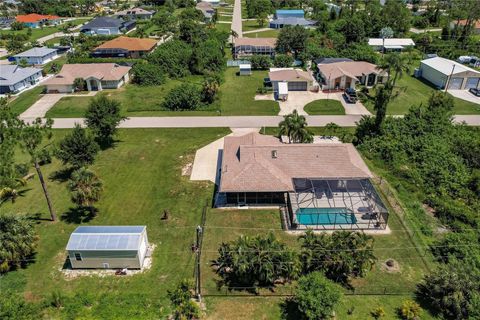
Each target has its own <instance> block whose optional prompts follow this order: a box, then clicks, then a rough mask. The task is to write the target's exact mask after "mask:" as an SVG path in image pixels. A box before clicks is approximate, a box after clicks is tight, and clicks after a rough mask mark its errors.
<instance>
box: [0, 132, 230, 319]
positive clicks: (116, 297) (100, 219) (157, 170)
mask: <svg viewBox="0 0 480 320" xmlns="http://www.w3.org/2000/svg"><path fill="white" fill-rule="evenodd" d="M66 132H67V131H65V130H55V131H54V142H55V141H58V139H59V138H61V137H62V136H63V135H64V134H65V133H66ZM228 132H229V131H228V129H221V128H214V129H198V130H197V129H167V130H163V129H161V130H158V129H133V130H130V129H129V130H120V131H119V135H118V142H117V143H116V145H115V146H114V147H113V148H110V149H107V150H105V151H102V152H101V153H100V154H99V156H98V157H97V159H96V162H95V164H94V165H93V166H92V167H91V169H92V170H94V171H95V172H96V173H97V174H98V175H99V176H100V177H101V179H102V181H103V184H104V192H103V194H102V197H101V200H100V201H99V203H98V206H97V207H98V210H99V213H98V215H97V216H96V217H95V218H93V219H92V220H91V221H89V222H88V223H87V222H86V220H88V219H87V218H86V217H85V216H81V215H80V214H79V213H78V211H77V210H75V208H74V205H73V204H72V203H71V201H70V197H69V194H68V191H67V189H66V182H65V178H64V175H62V174H56V173H59V170H62V169H63V166H62V165H61V164H60V163H59V162H58V161H56V160H54V161H53V163H52V164H48V165H45V166H43V167H42V170H43V173H44V176H45V177H46V178H47V183H48V188H49V191H50V194H51V197H52V201H53V205H54V207H55V210H56V212H57V215H58V217H59V218H60V219H59V221H58V222H56V223H52V222H49V221H46V220H45V219H47V218H49V214H48V211H47V207H46V203H45V201H44V198H43V194H42V191H41V187H40V184H39V182H38V179H37V177H34V178H33V180H31V181H29V183H28V185H27V187H26V191H25V193H23V194H22V196H20V197H19V198H18V199H17V201H16V202H15V203H14V204H11V203H5V204H2V207H0V214H3V213H6V212H12V213H15V214H18V215H32V216H35V215H36V217H35V218H33V219H34V221H35V223H36V230H37V232H38V234H39V241H38V247H37V254H36V255H35V257H34V259H35V262H34V263H31V264H29V265H28V266H27V267H26V268H24V269H20V270H17V271H14V272H10V273H8V274H6V275H5V276H2V277H1V278H0V288H1V290H0V298H1V294H7V295H9V294H10V293H11V292H18V293H21V294H23V295H24V296H25V297H26V299H27V300H29V301H39V302H40V301H42V300H43V299H46V301H47V303H46V306H47V308H48V310H47V315H46V316H45V317H44V318H45V319H60V318H71V319H74V318H79V317H81V318H83V319H164V318H166V315H167V314H168V313H169V310H168V302H167V298H166V293H167V290H168V289H170V288H172V286H174V285H175V284H176V283H177V282H178V281H179V280H181V279H183V278H187V277H188V278H189V277H191V275H192V270H193V255H192V254H191V250H190V244H191V242H192V241H193V239H194V237H195V226H196V224H198V223H199V222H200V215H201V210H202V208H203V206H204V205H205V203H206V201H210V200H211V198H212V194H213V184H211V183H208V182H190V181H189V180H188V178H187V177H183V176H182V175H181V168H182V167H183V166H184V165H185V164H186V163H188V162H190V161H192V159H193V156H194V154H195V151H196V150H197V149H198V148H200V147H202V146H204V145H206V144H208V143H209V142H211V141H213V140H215V139H218V138H219V137H220V136H223V135H225V134H227V133H228ZM19 157H20V159H19V160H20V161H26V160H27V159H26V157H25V156H24V155H22V154H21V155H19ZM32 170H33V169H32ZM164 209H168V210H170V212H171V214H170V219H169V220H168V221H162V220H161V219H160V218H161V215H162V212H163V210H164ZM81 221H83V222H82V224H90V225H147V232H148V238H149V241H150V242H151V243H152V244H155V245H156V249H155V251H154V253H153V267H152V269H151V270H149V271H147V272H145V273H143V274H140V275H136V276H133V277H115V276H111V277H103V278H99V277H82V278H77V279H75V280H66V279H65V278H64V276H63V275H62V274H61V273H60V271H59V269H60V268H61V266H62V264H63V263H64V260H65V258H66V256H65V246H66V244H67V241H68V237H69V235H70V233H71V232H72V231H73V230H74V229H75V228H76V227H77V226H78V225H79V224H80V222H81ZM53 291H60V292H61V293H62V294H63V295H65V296H66V297H65V299H66V300H64V301H66V302H65V304H66V306H65V308H61V309H56V308H51V307H49V306H50V304H49V301H50V300H49V299H50V297H51V294H52V292H53ZM77 292H82V293H83V292H88V294H89V296H90V297H92V301H93V305H92V306H91V307H84V306H83V304H82V303H79V300H78V298H73V295H74V294H75V293H77ZM82 295H83V294H82ZM67 299H71V300H67ZM38 317H39V318H42V317H41V316H40V315H38Z"/></svg>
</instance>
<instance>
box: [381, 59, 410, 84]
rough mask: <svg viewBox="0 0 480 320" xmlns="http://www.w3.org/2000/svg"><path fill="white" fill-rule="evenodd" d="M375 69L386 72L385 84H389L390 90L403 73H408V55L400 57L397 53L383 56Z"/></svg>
mask: <svg viewBox="0 0 480 320" xmlns="http://www.w3.org/2000/svg"><path fill="white" fill-rule="evenodd" d="M377 68H378V69H383V70H387V72H388V76H387V77H388V80H387V82H388V83H387V84H390V86H391V88H392V89H393V88H394V87H395V84H396V82H397V80H398V79H400V78H401V77H402V76H403V74H404V72H406V73H409V72H410V64H409V58H408V55H402V54H400V53H397V52H394V53H389V54H387V55H385V57H384V58H383V59H382V61H381V63H380V65H379V66H378V67H377ZM392 73H393V74H394V76H393V79H391V76H392Z"/></svg>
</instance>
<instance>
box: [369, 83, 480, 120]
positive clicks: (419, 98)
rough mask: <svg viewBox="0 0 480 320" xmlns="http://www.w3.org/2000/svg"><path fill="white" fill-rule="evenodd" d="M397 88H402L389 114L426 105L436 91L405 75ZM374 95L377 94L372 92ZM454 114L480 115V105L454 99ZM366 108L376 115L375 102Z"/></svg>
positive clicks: (390, 106) (401, 112)
mask: <svg viewBox="0 0 480 320" xmlns="http://www.w3.org/2000/svg"><path fill="white" fill-rule="evenodd" d="M396 87H399V88H401V90H399V91H398V96H397V97H396V98H395V99H394V100H393V101H392V102H390V104H389V105H388V108H387V114H392V115H393V114H405V113H406V112H407V111H408V110H409V109H410V107H411V106H414V105H418V104H420V103H423V104H426V103H427V101H428V98H429V97H430V95H431V94H432V93H433V92H434V91H435V89H434V88H433V87H432V86H430V84H428V83H427V82H424V81H421V80H419V79H416V78H415V77H413V76H410V75H404V76H403V77H402V78H400V79H399V80H398V81H397V84H396ZM371 92H372V95H374V94H375V92H374V90H371ZM453 101H454V109H453V112H454V114H480V105H478V104H475V103H472V102H468V101H465V100H462V99H458V98H455V97H453ZM365 106H366V107H367V109H368V110H369V111H370V112H372V113H374V110H373V101H371V100H369V101H368V102H367V103H366V104H365Z"/></svg>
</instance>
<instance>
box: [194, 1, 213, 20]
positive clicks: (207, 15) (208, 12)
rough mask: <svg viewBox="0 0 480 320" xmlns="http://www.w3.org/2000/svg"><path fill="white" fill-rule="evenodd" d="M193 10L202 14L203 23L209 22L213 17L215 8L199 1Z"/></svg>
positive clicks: (208, 3)
mask: <svg viewBox="0 0 480 320" xmlns="http://www.w3.org/2000/svg"><path fill="white" fill-rule="evenodd" d="M195 8H196V9H197V10H199V11H201V12H202V14H203V17H204V19H205V22H210V21H211V20H212V18H213V16H214V15H215V8H213V5H212V4H211V3H210V2H206V1H200V2H199V3H197V4H196V5H195Z"/></svg>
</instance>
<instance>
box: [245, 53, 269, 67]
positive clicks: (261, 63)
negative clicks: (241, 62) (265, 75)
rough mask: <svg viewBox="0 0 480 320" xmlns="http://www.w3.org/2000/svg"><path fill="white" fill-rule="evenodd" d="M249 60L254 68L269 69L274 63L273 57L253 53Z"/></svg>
mask: <svg viewBox="0 0 480 320" xmlns="http://www.w3.org/2000/svg"><path fill="white" fill-rule="evenodd" d="M249 60H250V63H251V65H252V69H253V70H267V69H268V68H270V66H271V65H272V59H270V57H269V56H265V55H253V56H251V57H250V58H249Z"/></svg>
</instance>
